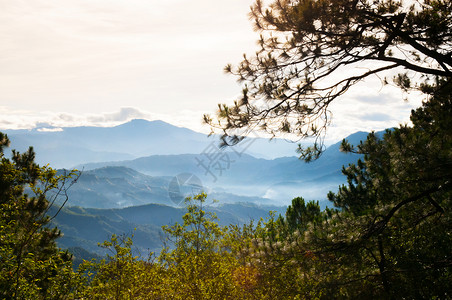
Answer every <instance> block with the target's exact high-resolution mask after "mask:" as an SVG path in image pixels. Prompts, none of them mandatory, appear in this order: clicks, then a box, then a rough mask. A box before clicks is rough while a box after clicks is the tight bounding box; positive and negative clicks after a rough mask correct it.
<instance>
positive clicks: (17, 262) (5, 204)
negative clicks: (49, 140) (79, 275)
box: [0, 133, 76, 299]
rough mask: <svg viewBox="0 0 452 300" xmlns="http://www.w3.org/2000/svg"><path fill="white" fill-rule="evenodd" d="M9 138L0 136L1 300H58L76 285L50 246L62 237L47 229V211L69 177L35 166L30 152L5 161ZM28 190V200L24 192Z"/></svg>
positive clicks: (64, 258) (66, 261)
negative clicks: (2, 299) (5, 299)
mask: <svg viewBox="0 0 452 300" xmlns="http://www.w3.org/2000/svg"><path fill="white" fill-rule="evenodd" d="M7 146H9V140H8V137H7V136H6V135H4V134H2V133H0V159H1V162H0V214H1V218H0V241H1V242H0V297H1V298H7V299H31V298H34V299H62V298H65V297H66V296H67V295H69V294H70V293H71V291H72V288H73V286H74V284H75V282H76V278H75V277H74V276H73V275H74V274H73V273H72V264H71V256H70V255H69V254H68V253H67V252H62V251H61V250H60V249H59V248H58V247H57V246H56V244H55V239H57V238H58V237H59V236H60V235H61V233H60V231H59V230H58V229H57V228H53V229H52V228H49V227H47V225H48V223H49V222H50V220H51V217H50V216H48V215H47V212H48V211H49V208H50V207H51V206H52V205H54V204H55V201H56V200H57V199H58V198H60V197H62V198H63V200H64V202H65V201H67V194H66V191H67V189H68V188H69V186H70V185H71V184H72V183H73V181H71V180H70V179H71V176H73V175H75V174H74V173H69V174H63V175H59V176H57V175H56V171H55V170H53V169H51V168H49V167H47V166H46V167H39V166H38V165H37V164H36V163H34V158H35V154H34V152H33V149H32V148H30V149H29V150H28V151H27V152H25V153H23V154H21V153H18V152H16V151H14V150H13V151H12V157H11V159H9V158H6V157H5V156H4V152H3V150H4V148H5V147H7ZM26 188H27V189H29V190H30V192H31V195H28V194H27V193H26V192H25V189H26Z"/></svg>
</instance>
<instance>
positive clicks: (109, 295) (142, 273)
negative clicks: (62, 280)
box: [78, 234, 161, 300]
mask: <svg viewBox="0 0 452 300" xmlns="http://www.w3.org/2000/svg"><path fill="white" fill-rule="evenodd" d="M99 246H100V247H102V248H105V249H107V250H108V251H109V254H108V255H107V258H106V259H102V260H100V261H96V260H95V259H94V260H92V261H85V262H84V263H82V264H81V265H80V267H79V271H78V272H79V273H80V274H81V275H82V276H83V277H84V279H85V288H84V289H83V290H82V291H81V293H80V294H79V295H78V296H82V297H84V298H86V299H116V300H120V299H152V298H153V297H154V296H155V293H156V289H158V288H159V287H160V286H161V281H159V272H158V269H159V266H157V265H156V264H153V263H152V261H151V260H150V259H151V258H152V253H151V254H150V258H149V259H148V260H142V259H140V257H138V256H134V255H133V254H132V238H130V237H127V236H125V235H123V236H117V235H115V234H113V235H112V237H111V239H110V241H105V242H104V243H102V244H100V245H99Z"/></svg>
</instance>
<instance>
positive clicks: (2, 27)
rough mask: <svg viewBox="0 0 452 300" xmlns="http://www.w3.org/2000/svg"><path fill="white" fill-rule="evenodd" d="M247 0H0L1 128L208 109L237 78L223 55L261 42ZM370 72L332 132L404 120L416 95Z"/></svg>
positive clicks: (341, 108)
mask: <svg viewBox="0 0 452 300" xmlns="http://www.w3.org/2000/svg"><path fill="white" fill-rule="evenodd" d="M252 2H253V1H251V0H227V1H224V0H190V1H189V0H164V1H162V0H128V1H125V0H60V1H55V0H14V1H11V0H0V129H6V128H32V127H34V126H36V125H42V124H50V125H54V126H76V125H98V126H107V125H114V124H118V123H123V122H125V121H128V120H130V119H133V118H145V119H150V120H152V119H162V120H164V121H167V122H169V123H173V124H175V125H180V126H186V127H189V128H192V129H194V130H198V131H200V130H203V131H204V132H208V128H203V127H202V125H201V119H202V115H203V113H206V112H207V113H209V112H214V111H215V109H216V107H217V103H219V102H226V103H228V102H232V100H233V99H234V98H235V97H236V96H237V95H238V94H240V91H241V87H240V86H239V85H238V84H237V83H236V81H235V78H234V77H232V76H230V75H225V74H224V73H223V67H224V65H225V64H227V63H233V64H236V63H238V62H240V60H241V57H242V54H243V53H245V52H246V53H249V54H252V53H254V51H255V50H257V46H256V44H255V41H256V40H257V38H258V33H256V32H253V31H252V24H251V22H250V21H249V20H248V16H247V14H248V11H249V6H250V5H251V4H252ZM401 99H402V95H401V93H400V92H399V91H398V90H397V89H391V88H388V87H385V88H382V87H381V84H380V82H379V80H377V79H376V78H374V79H373V80H370V81H368V82H366V83H363V84H361V85H360V86H359V87H357V88H355V89H354V90H352V91H350V93H349V94H348V95H347V96H346V97H343V98H342V99H340V101H336V103H335V104H334V105H333V106H332V110H333V113H334V123H333V126H332V127H331V130H330V139H332V140H337V139H340V138H342V137H343V136H344V135H346V134H349V133H352V132H355V131H358V130H372V129H375V130H380V129H383V128H386V127H390V126H396V125H398V124H399V123H401V122H406V121H408V117H409V112H410V110H411V108H412V107H416V106H418V105H419V101H416V102H412V101H410V102H403V101H402V100H401Z"/></svg>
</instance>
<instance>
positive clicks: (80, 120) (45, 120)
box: [0, 106, 209, 133]
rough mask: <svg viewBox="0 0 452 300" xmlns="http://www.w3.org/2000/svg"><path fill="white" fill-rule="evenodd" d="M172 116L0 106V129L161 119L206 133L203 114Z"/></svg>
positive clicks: (129, 109) (137, 111)
mask: <svg viewBox="0 0 452 300" xmlns="http://www.w3.org/2000/svg"><path fill="white" fill-rule="evenodd" d="M177 113H178V115H177V117H175V116H174V115H171V114H157V113H152V112H149V111H146V110H142V109H138V108H136V107H122V108H120V109H119V110H118V111H114V112H104V113H99V114H93V113H90V114H76V113H68V112H59V113H55V112H49V111H47V112H35V111H27V110H13V109H11V108H7V107H2V106H0V130H5V129H34V128H36V129H38V130H40V131H61V128H64V127H75V126H99V127H109V126H116V125H119V124H122V123H126V122H128V121H131V120H133V119H145V120H149V121H152V120H162V121H165V122H167V123H170V124H173V125H175V126H180V127H186V128H190V129H192V130H195V131H199V132H204V133H209V128H207V127H206V126H203V124H202V122H201V118H202V115H203V113H204V112H201V111H190V110H180V111H178V112H177Z"/></svg>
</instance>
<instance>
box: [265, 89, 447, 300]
mask: <svg viewBox="0 0 452 300" xmlns="http://www.w3.org/2000/svg"><path fill="white" fill-rule="evenodd" d="M451 88H452V84H451V83H450V82H443V83H442V85H441V87H440V88H438V89H437V92H436V93H435V94H433V95H432V96H431V98H430V99H429V100H428V101H427V102H425V103H424V105H423V106H422V107H421V108H419V109H417V110H415V111H413V112H412V116H411V120H412V122H413V126H411V127H410V126H406V125H403V126H400V127H399V128H394V129H393V130H388V131H387V132H386V134H385V135H384V137H383V138H382V139H380V138H378V137H377V136H376V135H375V134H373V133H372V134H369V136H368V138H367V140H366V141H364V142H362V143H361V144H360V145H358V146H356V147H353V146H351V145H348V144H347V143H346V142H345V143H344V147H343V149H346V150H348V151H355V152H358V153H361V154H364V159H362V160H359V161H358V162H357V163H356V164H354V165H349V166H348V167H346V168H344V169H343V173H344V175H346V176H347V181H348V184H347V185H344V186H342V187H340V189H339V191H338V192H337V193H330V194H329V199H330V200H331V201H332V202H333V204H334V205H335V206H336V207H337V208H338V210H326V211H324V212H322V213H320V214H317V213H314V216H315V217H316V218H317V217H318V219H314V220H313V221H311V222H309V223H308V224H307V226H302V227H301V228H302V229H303V228H304V231H303V230H296V231H294V232H290V231H289V235H287V232H288V231H287V228H286V227H279V228H277V230H276V235H275V236H276V237H278V235H279V236H281V235H282V236H285V238H284V239H282V240H281V239H280V240H279V241H278V242H277V243H274V244H273V245H272V244H271V240H268V239H267V240H266V241H265V240H264V242H263V245H262V246H260V247H259V248H258V249H261V248H262V249H263V248H266V252H265V253H266V254H265V255H264V257H265V258H266V262H267V265H269V264H271V263H275V262H279V263H280V264H281V262H287V261H293V262H294V264H295V265H302V268H301V271H300V272H301V273H302V274H304V276H305V277H303V280H304V279H305V278H311V279H312V280H313V281H314V282H317V283H318V285H311V287H312V288H313V290H314V291H316V292H315V293H316V294H317V295H323V297H325V298H342V297H346V298H360V299H363V298H366V299H368V298H398V297H400V296H402V295H403V297H406V298H409V299H424V298H433V299H434V298H439V299H441V298H447V297H449V291H450V288H451V284H450V283H451V282H452V281H451V280H452V278H451V274H452V269H451V266H452V255H451V253H452V238H451V236H452V232H451V227H450V224H451V218H452V215H451V209H452V203H451V196H452V182H451V181H450V180H451V178H452V171H451V170H452V168H451V166H452V150H451V149H452V121H451V117H450V116H451V115H452V97H451ZM303 214H306V206H304V203H303V201H301V199H294V202H293V204H292V206H290V207H289V208H288V210H287V216H286V219H285V220H284V221H283V222H280V223H284V222H286V223H290V222H291V221H290V220H291V219H293V218H294V216H298V215H303ZM295 219H296V218H295ZM300 219H301V220H302V219H303V218H300ZM305 219H306V218H305ZM292 223H293V221H292ZM300 223H301V222H300ZM270 225H271V226H270V227H269V229H270V231H273V230H274V229H273V228H274V226H273V225H272V224H270ZM307 284H309V282H308V283H307Z"/></svg>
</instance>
